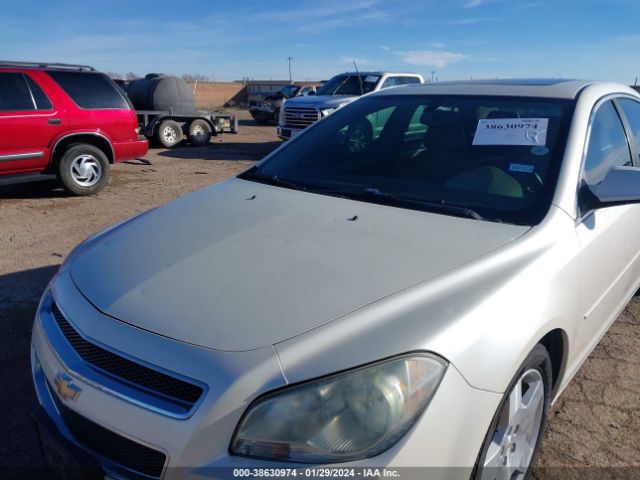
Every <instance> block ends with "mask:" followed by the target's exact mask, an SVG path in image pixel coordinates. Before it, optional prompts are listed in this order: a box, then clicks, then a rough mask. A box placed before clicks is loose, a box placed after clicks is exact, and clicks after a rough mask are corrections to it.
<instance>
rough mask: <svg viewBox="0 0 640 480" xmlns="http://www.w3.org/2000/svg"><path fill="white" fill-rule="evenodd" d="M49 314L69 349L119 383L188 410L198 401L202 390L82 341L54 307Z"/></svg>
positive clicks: (56, 307)
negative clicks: (168, 400) (140, 389)
mask: <svg viewBox="0 0 640 480" xmlns="http://www.w3.org/2000/svg"><path fill="white" fill-rule="evenodd" d="M51 312H52V313H53V317H54V318H55V321H56V323H57V324H58V328H59V329H60V331H61V332H62V334H63V335H64V336H65V338H66V339H67V341H68V342H69V344H70V345H71V347H72V348H73V349H74V350H75V351H76V353H77V354H78V355H79V356H80V357H81V358H82V359H83V360H84V361H85V362H87V363H88V364H89V365H91V366H92V367H94V368H96V369H97V370H99V371H101V372H103V373H107V374H110V375H112V376H114V377H116V378H117V379H118V380H120V381H124V382H126V383H128V384H129V385H132V386H134V387H138V388H142V389H144V390H146V391H148V392H151V393H154V394H156V395H159V396H162V397H166V398H168V399H171V400H173V401H175V402H178V403H181V404H183V405H184V406H185V407H186V409H187V410H188V409H190V408H191V407H193V406H194V405H195V403H196V402H197V401H198V400H199V399H200V397H201V396H202V393H203V389H202V388H201V387H199V386H198V385H194V384H192V383H189V382H185V381H184V380H181V379H179V378H176V377H172V376H171V375H167V374H165V373H162V372H159V371H157V370H154V369H151V368H149V367H146V366H144V365H141V364H140V363H137V362H134V361H131V360H129V359H128V358H124V357H122V356H120V355H117V354H115V353H113V352H110V351H109V350H105V349H103V348H101V347H99V346H97V345H95V344H93V343H91V342H89V341H88V340H85V338H84V337H82V336H81V335H80V334H79V333H78V332H77V331H76V330H75V329H74V328H73V326H72V325H71V324H70V323H69V322H68V321H67V319H66V318H65V317H64V315H63V314H62V312H61V311H60V309H59V308H58V306H57V305H56V304H55V303H54V304H53V305H52V307H51Z"/></svg>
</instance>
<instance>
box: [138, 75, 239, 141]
mask: <svg viewBox="0 0 640 480" xmlns="http://www.w3.org/2000/svg"><path fill="white" fill-rule="evenodd" d="M126 92H127V95H128V96H129V99H130V100H131V103H132V104H133V106H134V108H135V109H136V114H137V116H138V124H139V125H140V132H141V133H142V134H143V135H144V136H146V137H147V138H149V139H150V140H156V141H157V142H158V143H159V144H160V145H162V146H163V147H165V148H171V147H173V146H175V145H177V144H179V143H180V142H182V141H183V140H184V139H185V138H187V140H188V141H189V143H190V144H191V145H193V146H196V147H199V146H202V145H207V144H208V143H209V140H211V136H212V135H218V134H220V133H236V132H237V130H238V120H237V119H236V118H235V117H234V116H233V115H226V114H220V113H211V112H202V111H198V110H196V104H195V99H194V98H193V93H192V91H191V87H189V85H188V84H187V82H185V81H184V80H182V79H181V78H178V77H174V76H169V75H161V74H156V73H150V74H148V75H147V76H145V77H144V78H139V79H137V80H133V81H131V82H129V84H128V85H127V87H126Z"/></svg>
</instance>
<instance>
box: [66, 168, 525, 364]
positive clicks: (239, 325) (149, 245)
mask: <svg viewBox="0 0 640 480" xmlns="http://www.w3.org/2000/svg"><path fill="white" fill-rule="evenodd" d="M526 230H527V227H520V226H514V225H503V224H498V223H490V222H483V221H477V220H471V219H464V218H457V217H449V216H444V215H437V214H432V213H425V212H418V211H412V210H405V209H400V208H395V207H389V206H382V205H374V204H368V203H364V202H357V201H353V200H347V199H342V198H336V197H328V196H323V195H318V194H313V193H305V192H300V191H294V190H288V189H284V188H279V187H272V186H268V185H263V184H259V183H255V182H250V181H246V180H239V179H232V180H228V181H226V182H223V183H221V184H218V185H216V186H213V187H209V188H206V189H204V190H201V191H198V192H195V193H193V194H191V195H188V196H186V197H184V198H181V199H178V200H176V201H173V202H171V203H169V204H167V205H165V206H163V207H161V208H158V209H156V210H152V211H150V212H147V213H146V214H143V215H142V216H140V217H138V218H136V219H134V220H132V221H129V222H126V223H124V224H122V225H121V226H119V227H117V228H114V229H112V230H110V231H108V232H107V233H106V234H104V235H101V236H98V237H97V238H94V239H93V240H91V241H89V242H88V243H87V244H86V245H85V246H83V247H80V248H79V251H78V253H76V254H74V255H73V258H72V259H71V260H70V265H69V269H70V272H71V276H72V278H73V280H74V282H75V284H76V286H77V287H78V289H79V290H80V291H81V292H82V294H83V295H84V296H85V297H86V298H87V299H88V300H89V301H90V302H92V303H93V304H94V305H95V306H96V307H97V308H98V309H99V310H101V311H102V312H104V313H106V314H107V315H110V316H112V317H115V318H117V319H119V320H121V321H124V322H126V323H129V324H131V325H134V326H137V327H140V328H142V329H145V330H149V331H152V332H155V333H158V334H160V335H163V336H166V337H170V338H173V339H176V340H180V341H183V342H188V343H191V344H195V345H199V346H203V347H207V348H211V349H216V350H226V351H245V350H252V349H256V348H261V347H264V346H267V345H270V344H275V343H277V342H280V341H283V340H286V339H289V338H291V337H294V336H296V335H299V334H302V333H304V332H307V331H309V330H310V329H313V328H315V327H318V326H320V325H322V324H325V323H327V322H330V321H331V320H333V319H336V318H338V317H340V316H342V315H344V314H346V313H348V312H351V311H353V310H355V309H358V308H359V307H362V306H364V305H367V304H370V303H372V302H375V301H376V300H378V299H380V298H382V297H385V296H388V295H391V294H393V293H395V292H398V291H399V290H402V289H404V288H406V287H408V286H410V285H413V284H415V283H417V282H420V281H423V280H426V279H428V278H430V277H433V276H435V275H437V274H439V273H441V272H444V271H446V270H450V269H452V268H454V267H456V266H458V265H460V264H463V263H465V262H468V261H469V260H471V259H473V258H475V257H477V256H479V255H482V254H484V253H486V252H488V251H490V250H493V249H495V248H497V247H499V246H500V245H503V244H504V243H506V242H509V241H510V240H512V239H514V238H516V237H518V236H520V235H521V234H523V233H524V232H525V231H526Z"/></svg>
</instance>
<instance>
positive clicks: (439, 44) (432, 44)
mask: <svg viewBox="0 0 640 480" xmlns="http://www.w3.org/2000/svg"><path fill="white" fill-rule="evenodd" d="M429 45H430V46H431V47H433V48H444V47H445V46H446V45H445V44H444V43H440V42H431V43H430V44H429Z"/></svg>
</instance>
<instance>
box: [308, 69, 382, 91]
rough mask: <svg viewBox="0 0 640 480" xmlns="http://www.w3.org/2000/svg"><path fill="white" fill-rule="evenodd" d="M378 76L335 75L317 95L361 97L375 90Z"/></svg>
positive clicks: (319, 89)
mask: <svg viewBox="0 0 640 480" xmlns="http://www.w3.org/2000/svg"><path fill="white" fill-rule="evenodd" d="M379 80H380V75H364V74H362V75H360V76H358V75H349V74H342V75H336V76H335V77H333V78H332V79H331V80H329V81H328V82H327V83H325V84H324V85H322V86H321V87H320V88H318V91H317V92H316V93H317V95H362V93H363V92H364V93H369V92H372V91H374V90H375V88H376V85H377V84H378V81H379Z"/></svg>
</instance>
